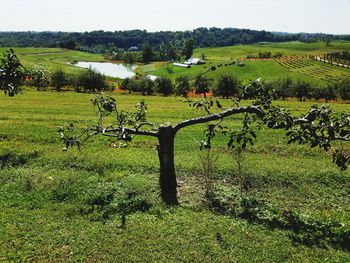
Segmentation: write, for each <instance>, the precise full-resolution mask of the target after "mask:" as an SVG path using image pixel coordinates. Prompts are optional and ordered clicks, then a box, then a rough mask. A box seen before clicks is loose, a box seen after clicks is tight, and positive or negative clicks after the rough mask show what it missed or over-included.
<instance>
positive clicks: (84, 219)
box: [0, 88, 350, 262]
mask: <svg viewBox="0 0 350 263" xmlns="http://www.w3.org/2000/svg"><path fill="white" fill-rule="evenodd" d="M92 96H93V95H92V94H78V93H73V92H61V93H57V92H35V91H32V90H31V89H29V88H26V89H25V90H24V94H23V95H18V96H15V97H14V98H9V97H7V96H0V157H1V159H0V182H1V183H0V207H1V208H2V209H1V211H0V236H1V239H0V261H16V262H18V261H55V262H56V261H57V262H65V261H91V262H92V261H117V262H130V261H135V262H163V261H167V262H178V261H184V262H188V261H195V262H282V261H283V262H323V261H329V262H348V261H350V254H349V250H348V249H349V248H348V247H347V245H346V243H344V244H341V243H334V242H331V240H332V237H328V236H327V233H328V232H322V231H323V229H322V227H323V226H326V227H328V226H332V225H331V224H330V225H329V223H328V222H333V221H336V222H340V223H341V224H342V226H341V227H340V228H337V229H340V230H342V231H343V230H344V229H345V231H346V229H349V223H350V217H349V215H350V192H349V189H350V172H349V171H344V172H341V171H340V170H339V169H337V168H336V166H335V165H334V164H333V163H332V160H331V156H330V153H325V152H323V151H321V150H319V149H309V148H308V147H306V146H299V145H287V143H286V142H287V138H286V137H285V136H284V131H282V130H269V129H262V130H257V135H258V136H257V137H258V138H257V141H256V143H255V145H254V146H252V147H249V148H248V150H247V151H246V152H245V153H244V155H243V161H242V165H243V167H244V174H245V177H246V184H247V185H246V191H245V193H244V197H245V198H248V199H245V200H255V201H256V202H258V203H259V204H264V205H261V206H257V207H256V209H258V210H259V209H261V211H258V212H259V213H260V212H261V213H262V215H263V217H259V220H255V219H254V218H250V219H249V218H244V217H240V216H236V215H235V214H234V213H230V211H229V210H225V209H215V207H213V206H209V205H208V199H207V197H205V186H204V178H203V173H204V171H203V161H204V162H205V161H207V159H205V157H203V153H201V151H200V150H199V147H198V141H200V140H202V139H203V138H204V132H203V130H204V129H205V127H206V126H205V125H198V126H192V127H189V128H186V129H184V130H181V131H180V133H179V134H178V136H177V137H176V140H175V163H176V171H177V176H178V181H179V187H178V190H179V199H180V205H179V206H177V207H166V206H164V205H163V204H162V202H161V200H160V198H159V188H158V173H159V163H158V157H157V150H156V148H157V141H156V140H155V139H149V138H146V137H136V138H135V139H134V140H133V141H132V142H130V143H129V145H128V147H127V148H118V147H116V146H117V145H118V142H116V141H115V140H111V139H108V138H101V137H95V138H92V139H91V140H89V141H87V142H86V143H84V144H83V145H82V148H81V151H79V150H78V149H70V150H68V151H62V148H63V144H62V142H61V139H60V137H59V134H58V133H57V130H58V128H59V127H60V126H62V125H68V124H69V123H72V122H73V123H75V124H76V125H77V126H78V127H85V126H87V125H93V124H94V123H95V119H96V113H95V111H94V109H93V107H92V106H91V103H90V99H91V98H92ZM112 96H113V97H115V99H116V100H117V103H118V105H119V107H120V108H121V109H125V110H132V109H134V105H135V104H136V103H137V102H138V101H140V100H141V99H146V103H147V105H148V120H149V121H152V122H155V123H158V124H161V123H164V122H171V123H172V124H175V123H177V122H179V121H181V120H184V119H188V118H190V117H196V116H201V115H204V114H205V113H204V112H202V111H200V110H196V109H195V108H193V107H189V105H188V103H185V102H183V101H182V100H181V99H180V98H176V97H161V96H149V97H142V96H139V95H124V94H116V93H114V94H112ZM221 103H222V104H223V105H224V107H228V106H230V105H231V103H232V102H231V101H230V100H221ZM246 103H249V102H246ZM315 103H316V102H312V101H311V102H297V101H295V100H287V101H275V102H274V104H276V105H282V106H285V107H288V108H291V109H292V111H293V113H294V114H295V115H300V114H302V113H303V112H306V110H307V109H308V108H309V107H310V106H311V105H313V104H315ZM332 107H333V108H335V109H336V110H338V111H347V112H348V111H349V110H350V105H349V104H346V103H340V102H339V103H332ZM241 121H242V116H235V117H232V118H230V119H228V120H227V121H225V125H227V126H228V127H232V128H239V127H241ZM227 140H228V138H227V137H225V136H223V135H218V136H217V137H216V138H215V140H214V148H213V153H212V154H213V155H212V158H214V159H215V171H214V172H213V173H212V174H211V179H212V183H213V185H215V186H216V187H217V188H218V192H219V193H220V194H222V195H221V196H222V199H220V204H228V207H229V208H231V207H235V205H237V202H239V200H240V198H242V196H241V195H240V194H239V191H238V189H239V176H240V175H239V174H238V173H237V162H236V161H235V158H236V157H235V153H234V152H231V151H229V150H228V149H227V146H226V142H227ZM342 146H343V147H344V148H345V149H346V150H349V148H350V147H349V145H347V144H346V143H344V144H343V145H342ZM219 190H220V191H221V190H222V191H221V192H220V191H219ZM130 195H132V196H135V198H134V197H133V198H132V203H130V199H128V196H129V197H130ZM140 204H142V205H141V206H140ZM123 205H124V206H123ZM116 207H119V208H120V207H122V208H124V210H123V209H119V210H118V209H114V208H116ZM221 208H225V207H221ZM125 209H126V210H125ZM128 209H129V210H128ZM273 211H277V212H278V214H279V215H282V214H283V213H284V212H288V211H293V213H296V214H298V216H299V217H298V218H299V220H301V219H302V220H304V221H303V222H304V225H303V226H305V225H306V226H308V227H309V228H305V229H304V228H301V229H299V231H300V232H295V230H293V229H285V228H281V227H279V226H278V225H276V224H273V222H274V220H275V219H276V218H274V215H275V214H274V213H273ZM252 213H255V212H254V211H253V212H252ZM125 214H126V222H125V225H123V224H122V220H123V219H122V218H123V215H125ZM270 219H271V220H270ZM315 222H316V223H317V222H321V223H320V224H317V225H316V226H312V224H315ZM297 223H298V222H297ZM297 223H296V224H297ZM299 223H300V222H299ZM319 227H320V228H319ZM334 227H335V226H334ZM337 227H338V226H337ZM330 228H332V227H330ZM347 231H348V230H347ZM344 233H345V238H348V237H349V236H348V235H349V234H346V233H349V232H344ZM323 235H326V236H325V237H324V236H323ZM346 235H347V236H346ZM313 237H316V238H319V240H321V241H322V242H320V243H317V242H316V243H313V242H311V243H308V242H304V241H305V240H306V241H308V240H311V241H312V240H313V239H312V238H313ZM298 238H299V239H298ZM345 240H346V239H345Z"/></svg>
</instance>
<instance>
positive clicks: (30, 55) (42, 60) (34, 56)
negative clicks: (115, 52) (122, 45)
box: [0, 48, 105, 72]
mask: <svg viewBox="0 0 350 263" xmlns="http://www.w3.org/2000/svg"><path fill="white" fill-rule="evenodd" d="M8 49H9V48H0V54H2V53H4V52H5V51H7V50H8ZM12 49H13V50H14V51H15V53H16V55H17V56H18V57H19V58H20V59H21V61H22V63H23V65H25V66H27V67H39V68H44V69H46V70H48V71H51V72H52V71H54V70H56V69H59V68H63V69H65V70H66V71H67V72H75V71H79V70H81V69H79V68H77V67H75V66H72V65H70V64H69V63H70V62H73V61H87V62H100V61H105V59H104V57H103V56H102V55H98V54H91V53H86V52H80V51H75V50H68V49H63V48H12Z"/></svg>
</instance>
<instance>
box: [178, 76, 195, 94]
mask: <svg viewBox="0 0 350 263" xmlns="http://www.w3.org/2000/svg"><path fill="white" fill-rule="evenodd" d="M175 83H176V86H175V94H176V95H177V96H182V97H185V98H187V95H188V93H189V92H190V91H191V86H190V81H189V78H188V77H186V76H181V77H178V78H177V79H176V80H175Z"/></svg>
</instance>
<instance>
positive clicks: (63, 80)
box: [51, 69, 68, 91]
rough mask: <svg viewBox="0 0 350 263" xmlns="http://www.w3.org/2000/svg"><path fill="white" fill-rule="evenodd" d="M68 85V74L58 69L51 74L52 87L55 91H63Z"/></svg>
mask: <svg viewBox="0 0 350 263" xmlns="http://www.w3.org/2000/svg"><path fill="white" fill-rule="evenodd" d="M67 83H68V77H67V74H66V73H65V72H64V71H63V70H62V69H58V70H56V71H55V72H53V73H52V74H51V85H52V87H53V88H54V89H55V90H57V91H61V90H62V88H63V87H64V86H66V85H67Z"/></svg>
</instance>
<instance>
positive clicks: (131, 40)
mask: <svg viewBox="0 0 350 263" xmlns="http://www.w3.org/2000/svg"><path fill="white" fill-rule="evenodd" d="M188 39H192V40H194V43H195V46H196V47H217V46H232V45H236V44H252V43H258V42H284V41H293V40H300V41H303V42H313V41H317V40H325V41H327V40H328V41H329V40H330V39H332V40H350V35H325V34H305V33H299V34H288V33H273V32H267V31H256V30H249V29H236V28H224V29H221V28H209V29H208V28H197V29H195V30H193V31H177V32H172V31H161V32H147V31H146V30H129V31H115V32H105V31H92V32H84V33H68V32H0V46H2V47H8V46H12V47H64V48H68V49H78V50H82V51H90V52H102V51H106V50H108V51H113V50H117V49H118V48H122V49H125V50H127V49H129V48H130V47H137V48H141V47H142V45H143V44H145V43H148V44H150V45H151V46H152V48H153V49H155V50H159V49H161V46H162V45H171V46H173V47H175V48H176V47H181V46H183V43H184V42H185V41H186V40H188Z"/></svg>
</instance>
